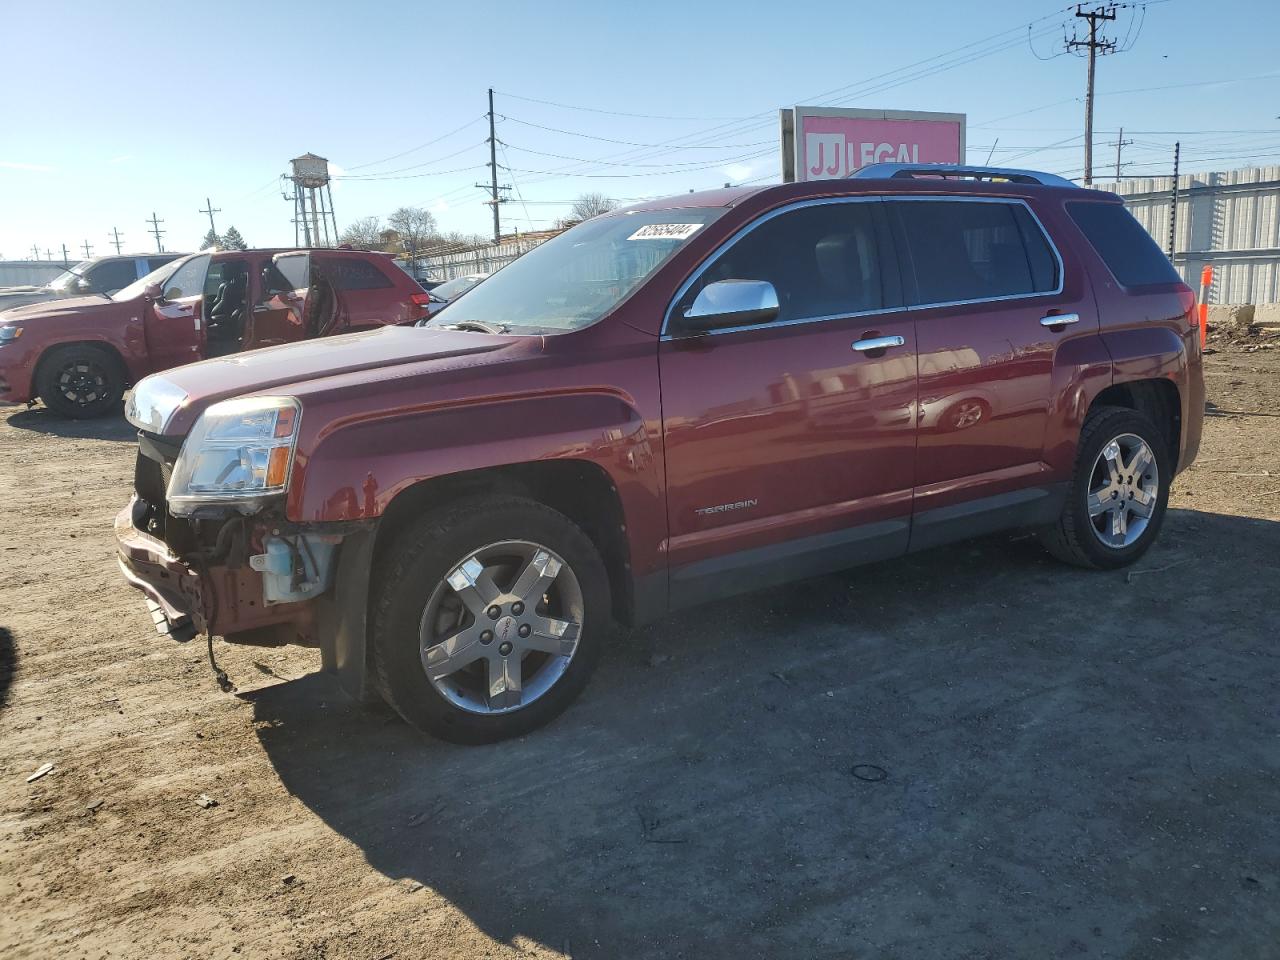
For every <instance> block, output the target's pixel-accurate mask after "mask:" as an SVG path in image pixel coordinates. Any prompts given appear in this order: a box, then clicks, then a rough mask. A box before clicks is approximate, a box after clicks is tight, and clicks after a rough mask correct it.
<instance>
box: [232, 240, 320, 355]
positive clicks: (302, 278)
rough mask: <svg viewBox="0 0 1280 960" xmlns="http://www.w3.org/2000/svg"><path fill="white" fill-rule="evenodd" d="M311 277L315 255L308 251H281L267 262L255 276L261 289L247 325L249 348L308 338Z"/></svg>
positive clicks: (246, 336) (246, 346) (247, 344)
mask: <svg viewBox="0 0 1280 960" xmlns="http://www.w3.org/2000/svg"><path fill="white" fill-rule="evenodd" d="M310 277H311V257H310V255H309V254H308V253H306V252H305V251H300V252H297V253H278V254H276V255H275V256H274V257H272V258H271V259H270V260H267V261H264V262H263V264H262V267H261V269H260V271H259V276H258V277H256V278H255V279H256V281H257V282H256V285H255V287H256V291H257V293H256V296H255V297H254V306H253V309H252V310H251V311H250V312H249V318H248V323H247V324H246V326H245V331H244V337H243V341H242V342H243V348H244V349H245V350H256V349H257V348H259V347H272V346H276V345H278V344H281V343H292V342H293V341H295V340H303V339H306V337H307V336H308V333H307V328H306V306H307V290H308V288H309V286H310V282H311V280H310Z"/></svg>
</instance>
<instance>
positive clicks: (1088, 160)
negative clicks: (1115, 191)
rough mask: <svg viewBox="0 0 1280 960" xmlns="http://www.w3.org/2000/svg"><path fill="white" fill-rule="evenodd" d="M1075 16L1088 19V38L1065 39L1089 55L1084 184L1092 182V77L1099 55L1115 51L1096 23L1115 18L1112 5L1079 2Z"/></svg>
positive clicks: (1071, 48)
mask: <svg viewBox="0 0 1280 960" xmlns="http://www.w3.org/2000/svg"><path fill="white" fill-rule="evenodd" d="M1076 16H1077V17H1079V18H1080V19H1082V20H1087V21H1089V38H1088V39H1087V40H1082V39H1080V38H1079V37H1072V38H1071V39H1070V40H1068V41H1067V49H1068V50H1079V49H1081V48H1085V49H1087V50H1088V51H1089V52H1088V57H1089V81H1088V84H1087V86H1086V87H1085V94H1084V185H1085V186H1086V187H1087V186H1089V185H1091V184H1092V183H1093V77H1094V73H1095V71H1096V69H1097V62H1098V57H1099V56H1105V55H1106V54H1108V53H1115V52H1116V42H1115V41H1114V40H1101V39H1099V37H1098V24H1100V23H1106V22H1107V21H1108V20H1114V19H1115V18H1116V8H1115V7H1114V6H1105V7H1095V8H1094V9H1092V10H1085V9H1084V6H1083V5H1081V4H1077V5H1076Z"/></svg>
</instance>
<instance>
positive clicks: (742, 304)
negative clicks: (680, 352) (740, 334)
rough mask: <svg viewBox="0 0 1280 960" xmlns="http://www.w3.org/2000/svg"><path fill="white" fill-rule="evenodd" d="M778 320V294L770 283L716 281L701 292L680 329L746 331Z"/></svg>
mask: <svg viewBox="0 0 1280 960" xmlns="http://www.w3.org/2000/svg"><path fill="white" fill-rule="evenodd" d="M777 317H778V292H777V291H776V290H774V289H773V284H772V283H769V282H768V281H767V280H717V281H716V282H715V283H709V284H707V285H706V286H705V287H703V288H702V291H701V292H700V293H699V294H698V296H697V297H696V298H695V299H694V301H693V305H692V306H691V307H689V309H687V310H686V311H685V312H684V316H683V317H682V318H681V320H680V326H682V327H683V328H684V329H686V330H691V331H697V332H703V331H707V330H719V329H721V328H723V327H747V326H751V325H752V324H756V323H768V322H770V321H771V320H776V319H777Z"/></svg>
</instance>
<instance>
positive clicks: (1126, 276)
mask: <svg viewBox="0 0 1280 960" xmlns="http://www.w3.org/2000/svg"><path fill="white" fill-rule="evenodd" d="M1067 213H1068V214H1070V216H1071V219H1072V220H1074V221H1075V224H1076V226H1077V227H1079V228H1080V232H1081V233H1083V234H1084V236H1085V239H1086V240H1088V241H1089V243H1090V245H1091V246H1092V247H1093V249H1094V250H1096V251H1097V252H1098V256H1100V257H1101V258H1102V262H1103V263H1105V264H1106V265H1107V269H1108V270H1110V271H1111V273H1112V275H1113V276H1114V277H1115V278H1116V280H1118V281H1119V282H1120V284H1121V285H1122V286H1125V287H1143V286H1149V285H1151V284H1163V283H1181V282H1182V278H1181V277H1180V276H1178V271H1177V270H1175V269H1174V268H1173V264H1172V263H1170V262H1169V258H1168V257H1166V256H1165V255H1164V253H1163V252H1162V251H1161V250H1160V248H1159V247H1158V246H1157V245H1156V242H1155V241H1154V240H1152V239H1151V235H1150V234H1149V233H1147V231H1146V230H1144V229H1142V224H1140V223H1138V221H1137V220H1135V219H1134V218H1133V214H1131V213H1130V212H1129V211H1128V210H1126V209H1125V208H1124V206H1123V205H1121V204H1119V203H1090V202H1081V201H1076V202H1074V203H1068V204H1067Z"/></svg>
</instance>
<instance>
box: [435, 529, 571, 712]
mask: <svg viewBox="0 0 1280 960" xmlns="http://www.w3.org/2000/svg"><path fill="white" fill-rule="evenodd" d="M583 608H584V601H583V594H582V587H581V585H580V584H579V583H578V578H577V577H576V576H575V574H574V572H573V570H572V569H571V568H570V567H569V565H568V564H567V563H565V561H564V560H563V558H561V557H560V556H559V555H558V554H556V553H555V552H554V551H552V550H550V549H548V548H547V547H545V546H542V545H541V544H537V543H532V542H530V541H525V540H504V541H502V542H499V543H492V544H489V545H488V546H486V547H482V548H480V549H479V550H476V551H475V552H474V553H471V554H468V555H467V556H466V557H464V558H462V559H461V560H459V561H458V562H457V563H456V564H454V565H453V566H452V567H451V568H450V570H449V572H448V573H447V574H446V575H445V578H444V580H443V581H442V582H440V583H439V584H437V585H436V586H435V588H434V589H433V590H432V592H431V595H430V596H429V597H428V599H427V603H426V606H425V607H424V609H423V612H422V621H421V625H420V628H419V641H420V653H421V661H422V669H423V670H424V671H425V673H426V675H427V679H428V680H429V681H430V682H431V684H432V685H433V686H434V687H435V688H436V690H437V691H439V692H440V694H441V695H442V696H444V697H445V698H446V699H447V700H448V701H449V702H450V703H452V704H454V705H455V706H457V707H459V708H461V709H463V710H467V711H469V712H471V713H479V714H497V713H509V712H511V711H513V710H518V709H520V708H521V707H526V706H528V705H529V704H531V703H533V702H534V701H535V700H537V699H538V698H540V697H541V696H543V695H544V694H546V693H547V691H549V690H550V689H551V688H552V687H553V686H555V684H556V682H557V681H558V680H559V679H560V678H561V677H562V676H563V675H564V672H565V671H566V670H567V669H568V668H569V664H570V662H571V661H572V660H573V656H574V653H575V652H576V650H577V647H578V640H579V637H580V636H581V633H582V621H583Z"/></svg>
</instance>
